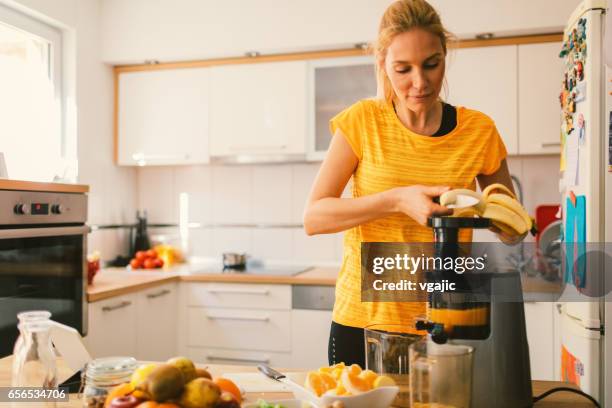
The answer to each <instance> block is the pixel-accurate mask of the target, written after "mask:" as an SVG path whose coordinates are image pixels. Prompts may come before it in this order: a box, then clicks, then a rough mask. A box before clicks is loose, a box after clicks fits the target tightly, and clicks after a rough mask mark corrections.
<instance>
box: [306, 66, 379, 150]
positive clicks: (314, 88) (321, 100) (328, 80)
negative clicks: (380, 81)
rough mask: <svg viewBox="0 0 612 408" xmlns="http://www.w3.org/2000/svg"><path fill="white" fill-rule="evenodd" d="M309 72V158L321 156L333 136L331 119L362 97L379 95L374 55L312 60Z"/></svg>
mask: <svg viewBox="0 0 612 408" xmlns="http://www.w3.org/2000/svg"><path fill="white" fill-rule="evenodd" d="M308 74H309V96H308V123H309V126H308V129H309V132H308V133H309V136H308V158H309V159H312V160H320V159H323V157H324V156H325V152H326V151H327V148H328V146H329V142H330V140H331V134H330V130H329V121H330V119H331V118H333V117H334V116H335V115H337V114H338V113H340V112H341V111H342V110H344V109H345V108H347V107H349V106H351V105H352V104H354V103H355V102H357V101H358V100H360V99H363V98H370V97H374V96H376V77H375V68H374V58H373V57H350V58H331V59H319V60H312V61H310V62H309V63H308Z"/></svg>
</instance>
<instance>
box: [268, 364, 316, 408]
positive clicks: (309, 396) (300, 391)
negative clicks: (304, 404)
mask: <svg viewBox="0 0 612 408" xmlns="http://www.w3.org/2000/svg"><path fill="white" fill-rule="evenodd" d="M257 369H258V370H259V371H260V372H261V373H262V374H263V375H265V376H266V377H268V378H271V379H273V380H275V381H279V382H281V383H283V384H285V385H287V387H289V388H290V389H291V391H292V392H293V394H294V396H295V398H297V399H302V400H307V401H312V402H314V403H315V404H318V402H319V398H318V397H317V396H316V395H314V394H313V393H312V392H310V391H308V390H307V389H306V388H304V387H302V386H301V385H300V384H298V383H296V382H295V381H293V380H292V379H291V378H289V377H287V376H286V375H285V374H283V373H280V372H278V371H276V370H275V369H273V368H272V367H270V366H267V365H265V364H259V365H258V366H257Z"/></svg>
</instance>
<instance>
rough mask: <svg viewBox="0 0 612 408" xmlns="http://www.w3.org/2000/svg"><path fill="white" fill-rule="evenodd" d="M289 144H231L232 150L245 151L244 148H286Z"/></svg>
mask: <svg viewBox="0 0 612 408" xmlns="http://www.w3.org/2000/svg"><path fill="white" fill-rule="evenodd" d="M286 148H287V145H284V144H282V145H259V146H258V145H252V146H247V145H245V146H229V149H230V150H233V151H243V150H267V149H286Z"/></svg>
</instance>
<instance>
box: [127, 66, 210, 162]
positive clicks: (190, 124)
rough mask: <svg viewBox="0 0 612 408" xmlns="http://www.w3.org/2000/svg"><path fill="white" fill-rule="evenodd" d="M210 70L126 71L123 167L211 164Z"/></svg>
mask: <svg viewBox="0 0 612 408" xmlns="http://www.w3.org/2000/svg"><path fill="white" fill-rule="evenodd" d="M209 79H210V78H209V69H208V68H183V69H166V70H150V71H137V72H122V73H120V74H119V78H118V81H119V84H118V92H119V95H118V107H117V109H118V116H117V121H118V123H117V132H118V134H117V140H116V143H117V144H118V145H117V161H118V164H119V165H125V166H134V165H177V164H200V163H208V144H209V140H208V131H209V124H208V107H209Z"/></svg>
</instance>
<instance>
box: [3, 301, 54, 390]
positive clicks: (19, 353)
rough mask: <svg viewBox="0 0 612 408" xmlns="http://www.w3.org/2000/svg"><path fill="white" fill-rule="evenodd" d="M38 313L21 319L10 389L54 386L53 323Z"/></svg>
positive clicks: (47, 317)
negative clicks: (11, 387)
mask: <svg viewBox="0 0 612 408" xmlns="http://www.w3.org/2000/svg"><path fill="white" fill-rule="evenodd" d="M36 313H39V314H38V315H36V316H29V317H33V318H31V319H29V318H28V316H20V318H19V320H20V323H19V325H18V326H17V327H18V328H19V338H18V339H17V342H16V343H15V348H14V352H13V370H12V380H11V385H12V386H13V387H43V388H56V387H57V366H56V356H55V352H54V349H53V345H52V343H51V333H50V331H51V326H52V322H51V320H49V316H50V315H51V314H50V313H49V316H46V317H45V316H44V315H41V314H40V313H44V312H36Z"/></svg>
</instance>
